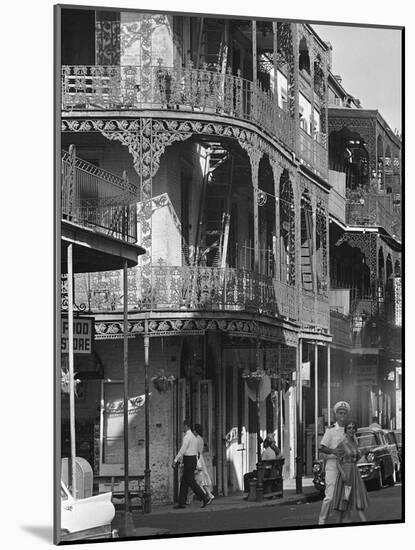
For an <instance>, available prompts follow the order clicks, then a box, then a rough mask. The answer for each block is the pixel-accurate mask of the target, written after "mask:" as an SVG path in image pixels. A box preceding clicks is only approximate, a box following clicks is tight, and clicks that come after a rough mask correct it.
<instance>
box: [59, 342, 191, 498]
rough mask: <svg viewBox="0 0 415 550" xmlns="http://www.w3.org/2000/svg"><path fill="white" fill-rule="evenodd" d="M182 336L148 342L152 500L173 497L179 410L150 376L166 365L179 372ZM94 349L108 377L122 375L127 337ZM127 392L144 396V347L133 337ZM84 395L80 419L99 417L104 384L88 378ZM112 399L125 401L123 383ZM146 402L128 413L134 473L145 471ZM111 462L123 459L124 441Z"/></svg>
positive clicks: (79, 402)
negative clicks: (176, 425)
mask: <svg viewBox="0 0 415 550" xmlns="http://www.w3.org/2000/svg"><path fill="white" fill-rule="evenodd" d="M180 345H181V344H180V340H179V339H176V338H164V339H163V342H162V340H161V338H156V339H151V341H150V368H149V387H150V393H151V396H150V406H149V419H150V469H151V486H152V499H153V502H169V501H172V500H173V469H172V468H171V462H172V459H173V458H174V456H175V453H176V452H177V449H176V445H175V428H176V427H175V410H174V392H175V389H169V390H168V391H167V392H165V393H159V392H158V391H157V390H156V389H155V387H154V386H153V383H152V381H151V377H152V376H153V375H154V374H156V373H157V372H158V370H159V369H160V368H164V370H165V372H166V374H168V375H170V374H172V375H174V376H175V377H176V378H177V377H178V375H179V370H178V369H179V366H180ZM95 349H96V351H97V352H98V354H99V356H100V358H101V361H102V363H103V365H104V377H105V378H106V379H111V380H113V381H116V380H119V381H122V379H123V341H122V340H113V341H96V342H95ZM128 359H129V361H128V363H129V395H130V396H131V397H135V396H137V395H143V394H144V345H143V340H142V339H141V338H140V339H134V340H129V357H128ZM83 384H84V386H85V396H84V398H80V399H76V420H77V421H78V420H85V419H88V418H89V419H90V420H91V422H93V421H94V419H96V418H97V416H99V409H100V399H101V382H100V381H98V380H90V381H87V382H84V383H83ZM111 398H112V399H114V400H118V399H120V400H122V399H123V384H122V383H120V384H114V386H113V387H112V388H111ZM67 419H68V405H67V403H66V402H64V405H63V413H62V420H63V421H65V420H67ZM144 419H145V416H144V406H142V407H141V408H140V409H139V410H138V412H137V413H136V414H135V415H130V417H129V466H130V473H137V474H144V468H145V424H144ZM112 426H113V427H114V426H117V427H119V431H120V436H122V433H123V432H122V430H123V428H122V426H123V415H120V417H119V418H117V419H116V422H115V423H114V424H112ZM111 460H112V461H113V462H115V463H123V443H122V440H120V441H119V443H118V445H117V446H116V447H115V448H113V450H112V451H111Z"/></svg>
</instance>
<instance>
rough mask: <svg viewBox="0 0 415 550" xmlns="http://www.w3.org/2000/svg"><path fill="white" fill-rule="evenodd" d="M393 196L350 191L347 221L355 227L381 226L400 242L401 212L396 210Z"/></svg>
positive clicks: (347, 204) (347, 202)
mask: <svg viewBox="0 0 415 550" xmlns="http://www.w3.org/2000/svg"><path fill="white" fill-rule="evenodd" d="M393 200H394V198H393V195H391V194H389V195H388V194H376V193H361V194H358V193H356V192H352V191H349V192H348V193H347V201H346V221H347V223H348V224H349V225H353V226H380V227H383V229H385V230H386V231H387V232H388V233H389V234H390V235H392V236H394V237H396V238H397V239H398V240H400V234H401V231H400V219H399V218H400V212H399V211H397V209H396V208H394V204H393Z"/></svg>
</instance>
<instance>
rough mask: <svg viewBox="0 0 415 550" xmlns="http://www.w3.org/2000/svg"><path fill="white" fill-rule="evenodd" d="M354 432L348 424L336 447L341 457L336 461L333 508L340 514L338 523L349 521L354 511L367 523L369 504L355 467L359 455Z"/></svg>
mask: <svg viewBox="0 0 415 550" xmlns="http://www.w3.org/2000/svg"><path fill="white" fill-rule="evenodd" d="M356 430H357V426H356V424H355V423H354V422H348V423H347V424H346V426H345V428H344V431H345V434H346V437H345V439H344V440H343V441H342V442H341V443H340V444H339V446H338V449H339V450H340V451H341V455H340V458H338V461H337V466H338V470H339V475H338V477H337V481H336V486H335V488H334V495H333V508H334V509H335V510H337V511H339V512H340V523H345V522H346V521H350V517H351V513H352V512H353V511H354V510H356V511H357V513H358V514H359V517H360V520H361V521H367V519H366V515H365V510H366V508H368V506H369V502H368V499H367V492H366V487H365V484H364V482H363V479H362V477H361V475H360V472H359V468H358V467H357V461H358V460H359V458H360V456H361V453H360V451H359V449H358V446H357V439H356V435H355V434H356Z"/></svg>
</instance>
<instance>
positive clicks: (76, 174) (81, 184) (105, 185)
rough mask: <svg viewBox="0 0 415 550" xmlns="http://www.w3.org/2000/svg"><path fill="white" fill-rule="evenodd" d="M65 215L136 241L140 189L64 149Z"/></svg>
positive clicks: (62, 202) (63, 204) (80, 222)
mask: <svg viewBox="0 0 415 550" xmlns="http://www.w3.org/2000/svg"><path fill="white" fill-rule="evenodd" d="M61 166H62V182H61V209H62V219H63V220H67V221H70V222H72V223H76V224H78V225H82V226H84V227H90V228H92V229H94V230H95V231H98V232H101V233H104V234H106V235H109V236H111V237H115V238H117V239H120V240H123V241H126V242H130V243H135V242H137V207H136V200H137V189H136V186H135V185H133V184H131V183H129V181H128V179H127V178H126V176H124V177H123V178H120V177H118V176H116V175H114V174H111V173H109V172H106V171H105V170H102V169H101V168H98V167H97V166H94V165H93V164H90V163H88V162H86V161H84V160H82V159H80V158H78V157H76V155H75V148H74V147H71V148H70V152H66V151H62V164H61Z"/></svg>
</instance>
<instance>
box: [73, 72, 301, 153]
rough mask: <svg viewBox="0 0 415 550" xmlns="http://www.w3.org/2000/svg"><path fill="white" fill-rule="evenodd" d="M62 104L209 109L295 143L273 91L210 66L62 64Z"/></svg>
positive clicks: (101, 108) (117, 108)
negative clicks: (213, 69) (209, 68)
mask: <svg viewBox="0 0 415 550" xmlns="http://www.w3.org/2000/svg"><path fill="white" fill-rule="evenodd" d="M62 109H63V111H64V112H70V111H123V112H125V113H127V112H131V111H137V110H142V109H154V110H158V109H163V110H171V111H175V112H177V111H179V112H180V111H185V112H186V111H187V112H195V113H197V112H200V113H209V114H211V115H219V116H226V117H232V118H235V119H238V120H241V121H246V122H251V123H253V124H256V125H258V126H259V127H260V128H261V129H262V130H265V131H266V132H268V133H269V134H270V135H271V136H272V137H274V138H277V139H279V140H281V141H282V142H283V143H284V144H285V145H287V146H288V147H289V148H291V149H293V148H294V131H295V127H294V122H293V119H292V118H291V116H290V114H289V112H288V111H287V110H283V109H281V108H280V107H279V106H278V104H277V101H276V97H275V96H274V94H273V93H272V92H271V91H265V90H263V89H262V87H261V84H260V83H254V82H251V81H249V80H246V79H244V78H241V77H240V76H238V75H232V74H230V73H229V72H228V73H223V72H220V71H219V70H217V71H212V70H208V69H207V68H201V69H196V68H193V67H191V66H189V67H180V66H176V67H165V66H162V65H161V64H159V65H157V66H150V67H145V68H143V67H138V66H102V65H91V66H85V65H84V66H73V65H71V66H69V65H65V66H63V67H62Z"/></svg>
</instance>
